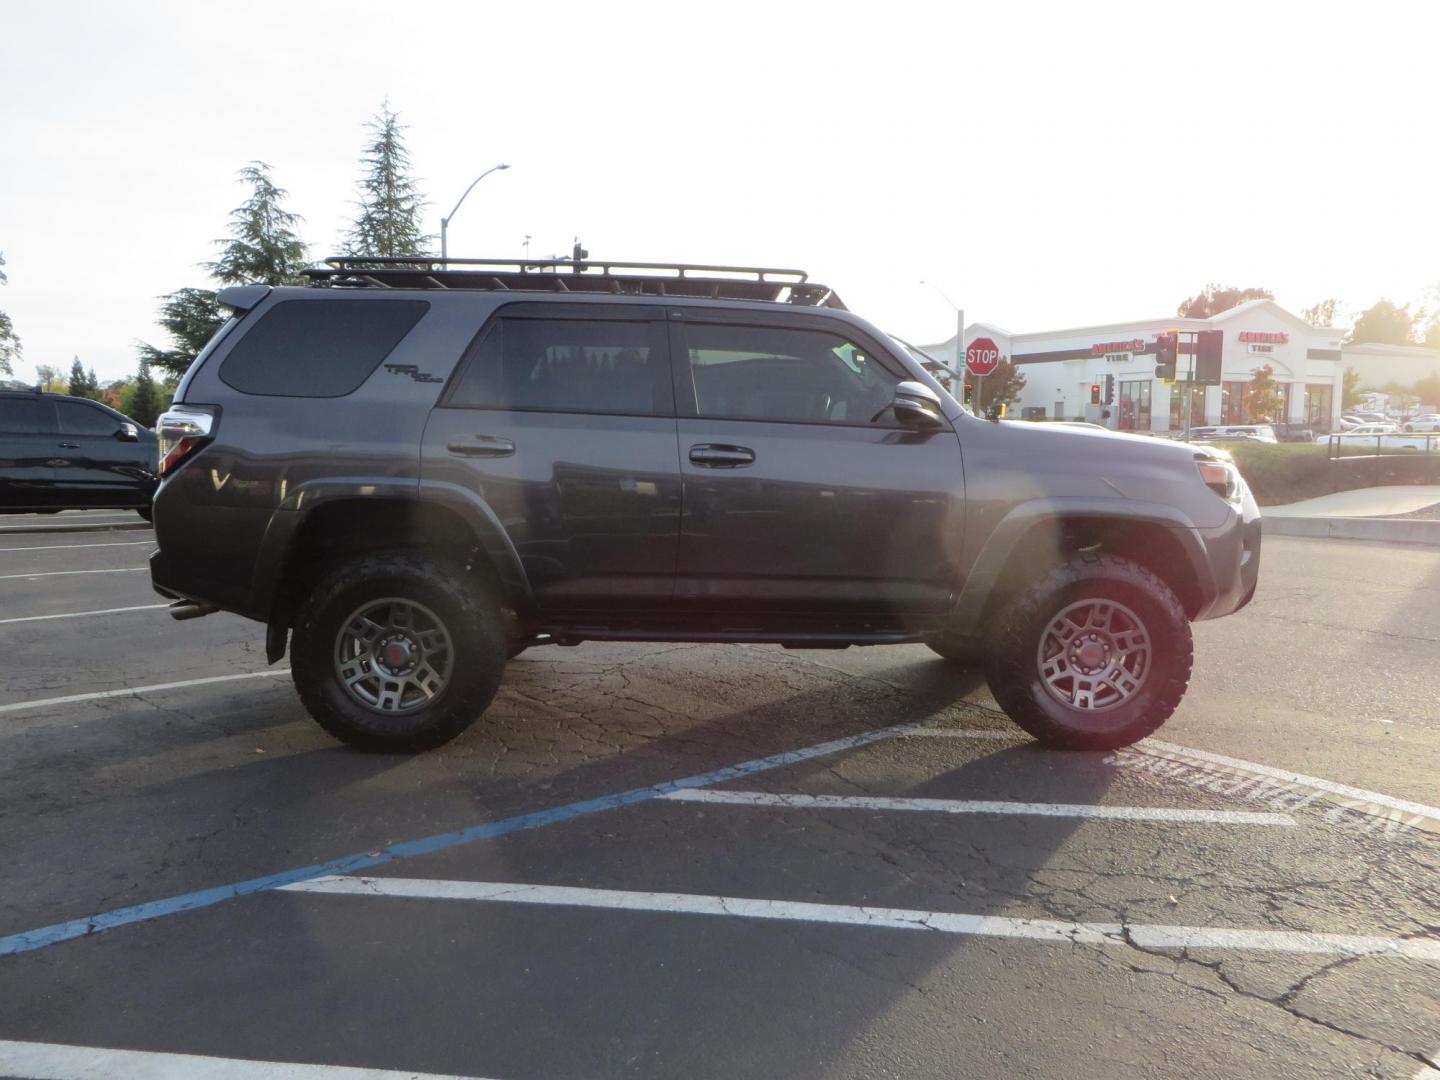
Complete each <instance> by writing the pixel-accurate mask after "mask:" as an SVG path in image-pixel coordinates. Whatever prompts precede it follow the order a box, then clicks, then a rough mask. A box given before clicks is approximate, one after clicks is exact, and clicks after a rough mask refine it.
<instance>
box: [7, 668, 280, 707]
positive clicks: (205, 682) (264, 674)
mask: <svg viewBox="0 0 1440 1080" xmlns="http://www.w3.org/2000/svg"><path fill="white" fill-rule="evenodd" d="M289 674H290V669H289V668H277V669H276V670H274V671H246V672H242V673H241V674H239V675H211V676H209V677H208V678H205V679H185V680H184V681H182V682H171V683H154V684H152V685H150V686H127V687H125V689H123V690H98V691H96V692H94V693H91V694H68V695H66V696H65V697H52V698H37V699H35V700H34V701H15V702H11V703H10V704H9V705H0V713H8V712H19V711H20V710H21V709H44V708H47V707H48V706H51V705H73V704H74V703H75V702H77V701H100V700H101V699H103V698H116V697H134V696H135V695H137V694H153V693H155V692H157V691H160V690H183V689H184V688H185V687H187V686H209V685H210V684H211V683H222V682H234V681H236V680H237V679H273V678H275V677H277V676H279V675H289Z"/></svg>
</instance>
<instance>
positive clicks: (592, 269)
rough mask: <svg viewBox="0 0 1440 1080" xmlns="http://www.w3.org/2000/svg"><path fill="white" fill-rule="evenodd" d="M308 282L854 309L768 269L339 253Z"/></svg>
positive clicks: (790, 273) (800, 276) (831, 293)
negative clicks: (603, 295) (684, 299)
mask: <svg viewBox="0 0 1440 1080" xmlns="http://www.w3.org/2000/svg"><path fill="white" fill-rule="evenodd" d="M561 271H565V272H564V273H562V272H561ZM305 276H306V277H308V278H309V279H310V284H311V285H312V286H319V287H330V288H336V287H338V288H380V289H481V290H486V291H493V292H512V291H514V292H556V293H610V294H613V295H620V296H676V297H702V298H708V299H712V300H763V301H768V302H771V303H782V304H803V305H805V306H808V307H828V308H838V309H839V310H841V311H845V310H847V309H846V307H845V305H844V303H843V302H842V301H841V300H840V297H839V296H837V295H836V293H835V290H833V289H831V288H830V287H829V286H827V285H819V284H816V283H815V282H812V281H810V280H809V277H810V275H809V274H807V273H806V272H805V271H804V270H779V269H774V268H770V267H761V266H705V265H699V264H690V263H649V262H608V261H606V262H601V261H595V260H587V259H523V260H521V259H432V258H428V257H381V256H365V255H353V256H352V255H344V256H340V255H337V256H332V257H330V258H328V259H326V260H325V265H323V266H314V267H311V268H309V269H307V270H306V271H305Z"/></svg>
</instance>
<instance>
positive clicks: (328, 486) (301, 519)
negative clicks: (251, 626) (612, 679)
mask: <svg viewBox="0 0 1440 1080" xmlns="http://www.w3.org/2000/svg"><path fill="white" fill-rule="evenodd" d="M386 501H388V502H404V503H409V504H412V505H415V504H424V503H428V504H430V505H433V506H437V507H440V508H442V509H445V510H448V511H450V512H452V513H454V514H455V515H456V516H457V517H458V518H459V519H460V520H461V521H463V522H464V523H465V525H466V526H467V527H468V528H469V530H470V532H471V534H472V535H473V537H474V541H475V546H476V547H477V548H479V549H480V550H481V551H483V552H484V554H485V556H486V558H487V560H488V561H489V565H490V568H491V569H492V570H493V571H494V573H495V578H496V580H497V581H498V582H499V584H500V588H501V591H502V594H503V596H504V599H505V602H506V603H507V604H509V605H510V606H511V607H513V608H514V609H515V610H516V612H518V613H519V614H520V615H521V616H522V617H525V616H530V615H533V613H534V611H535V597H534V592H533V590H532V589H531V587H530V580H529V577H528V576H527V575H526V573H525V568H524V566H523V565H522V563H521V561H520V555H519V553H518V552H517V551H516V550H515V545H514V543H513V542H512V541H511V540H510V536H509V534H508V533H507V532H506V531H505V527H504V525H502V524H501V522H500V519H499V518H498V517H497V516H496V515H495V512H494V510H492V509H491V508H490V506H489V504H487V503H486V502H485V500H484V499H482V498H481V497H480V496H479V495H478V494H477V493H475V492H473V491H470V490H468V489H466V488H463V487H461V486H459V485H457V484H446V483H435V482H425V481H422V482H419V483H417V482H416V481H415V480H413V479H404V478H399V477H352V478H331V479H326V480H320V481H315V482H313V483H309V484H302V485H299V486H298V487H296V488H294V489H291V490H290V491H288V492H287V493H286V496H285V499H284V500H283V502H282V503H281V505H280V506H279V508H278V509H276V511H275V512H274V513H273V514H271V515H270V521H269V523H268V524H267V525H266V528H265V534H264V537H263V538H262V540H261V543H260V550H259V553H258V555H257V557H256V560H255V568H254V571H253V575H252V578H251V582H252V592H251V595H252V596H254V597H255V598H256V607H257V608H258V609H259V610H260V611H262V612H264V613H266V622H267V625H268V633H267V635H266V652H267V654H268V655H269V658H270V662H271V663H274V662H275V661H276V660H278V659H279V658H280V657H281V656H283V655H284V654H285V638H286V634H287V632H288V630H289V613H288V612H286V611H284V610H282V605H283V603H284V599H285V598H284V597H282V596H281V595H280V594H279V588H280V582H281V581H283V580H284V575H285V572H286V567H287V562H288V560H289V558H290V555H291V552H292V551H293V549H294V544H295V539H296V537H297V536H298V535H299V534H300V531H301V529H302V528H303V527H304V525H305V522H306V521H307V520H308V519H309V518H310V516H311V515H312V514H313V513H315V512H316V511H317V510H318V509H320V508H321V507H324V506H330V505H333V504H335V503H337V502H357V503H361V502H363V503H374V502H386Z"/></svg>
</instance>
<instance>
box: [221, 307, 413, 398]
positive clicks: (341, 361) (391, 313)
mask: <svg viewBox="0 0 1440 1080" xmlns="http://www.w3.org/2000/svg"><path fill="white" fill-rule="evenodd" d="M429 308H430V305H429V303H428V302H426V301H424V300H285V301H282V302H281V303H278V304H276V305H275V306H274V307H272V308H271V309H270V310H269V311H267V312H265V314H264V315H262V316H261V317H260V320H259V321H258V322H257V323H256V324H255V325H254V326H252V327H251V328H250V330H249V332H248V333H246V334H245V336H244V337H242V338H241V339H240V340H239V341H238V342H236V344H235V347H234V348H233V349H231V350H230V354H229V355H228V356H227V357H225V362H224V363H222V364H221V365H220V378H221V380H222V381H223V382H225V384H226V385H228V386H231V387H233V388H234V389H236V390H239V391H240V392H241V393H242V394H261V395H266V396H270V397H343V396H344V395H346V394H349V393H353V392H354V391H355V390H356V389H357V388H358V387H359V386H360V384H361V383H363V382H364V381H365V380H366V379H368V378H369V377H370V373H371V372H373V371H374V370H375V369H376V368H377V367H379V366H380V362H381V361H382V360H384V359H385V358H386V357H387V356H389V355H390V353H391V352H392V351H393V350H394V348H395V346H397V345H399V344H400V341H401V339H402V338H404V337H405V335H406V334H408V333H409V332H410V331H411V330H412V329H413V328H414V326H415V324H416V323H418V322H419V321H420V319H421V317H422V316H423V315H424V314H425V312H426V311H428V310H429Z"/></svg>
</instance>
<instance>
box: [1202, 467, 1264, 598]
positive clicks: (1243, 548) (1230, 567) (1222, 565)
mask: <svg viewBox="0 0 1440 1080" xmlns="http://www.w3.org/2000/svg"><path fill="white" fill-rule="evenodd" d="M1199 532H1200V540H1201V542H1202V543H1203V544H1204V545H1205V552H1206V556H1207V558H1208V561H1209V563H1210V567H1211V569H1212V571H1213V573H1214V575H1215V598H1214V599H1213V600H1212V601H1211V602H1210V603H1209V604H1207V605H1206V606H1205V607H1204V608H1203V609H1202V610H1201V611H1200V612H1199V613H1198V614H1197V615H1196V616H1195V618H1196V619H1197V620H1199V619H1218V618H1219V617H1220V616H1222V615H1231V614H1234V613H1235V612H1237V611H1239V610H1240V609H1241V608H1243V607H1244V606H1245V605H1246V604H1248V603H1250V601H1251V600H1252V599H1253V598H1254V596H1255V586H1256V585H1257V584H1258V583H1259V581H1260V507H1259V506H1258V505H1257V504H1256V502H1255V497H1254V496H1253V495H1251V494H1250V492H1249V490H1248V489H1247V490H1246V492H1245V497H1244V499H1243V500H1242V502H1241V504H1240V507H1239V509H1238V510H1236V511H1235V512H1233V513H1232V514H1231V516H1230V520H1229V521H1227V522H1226V523H1225V524H1224V525H1221V526H1219V527H1218V528H1214V529H1201V530H1199Z"/></svg>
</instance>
